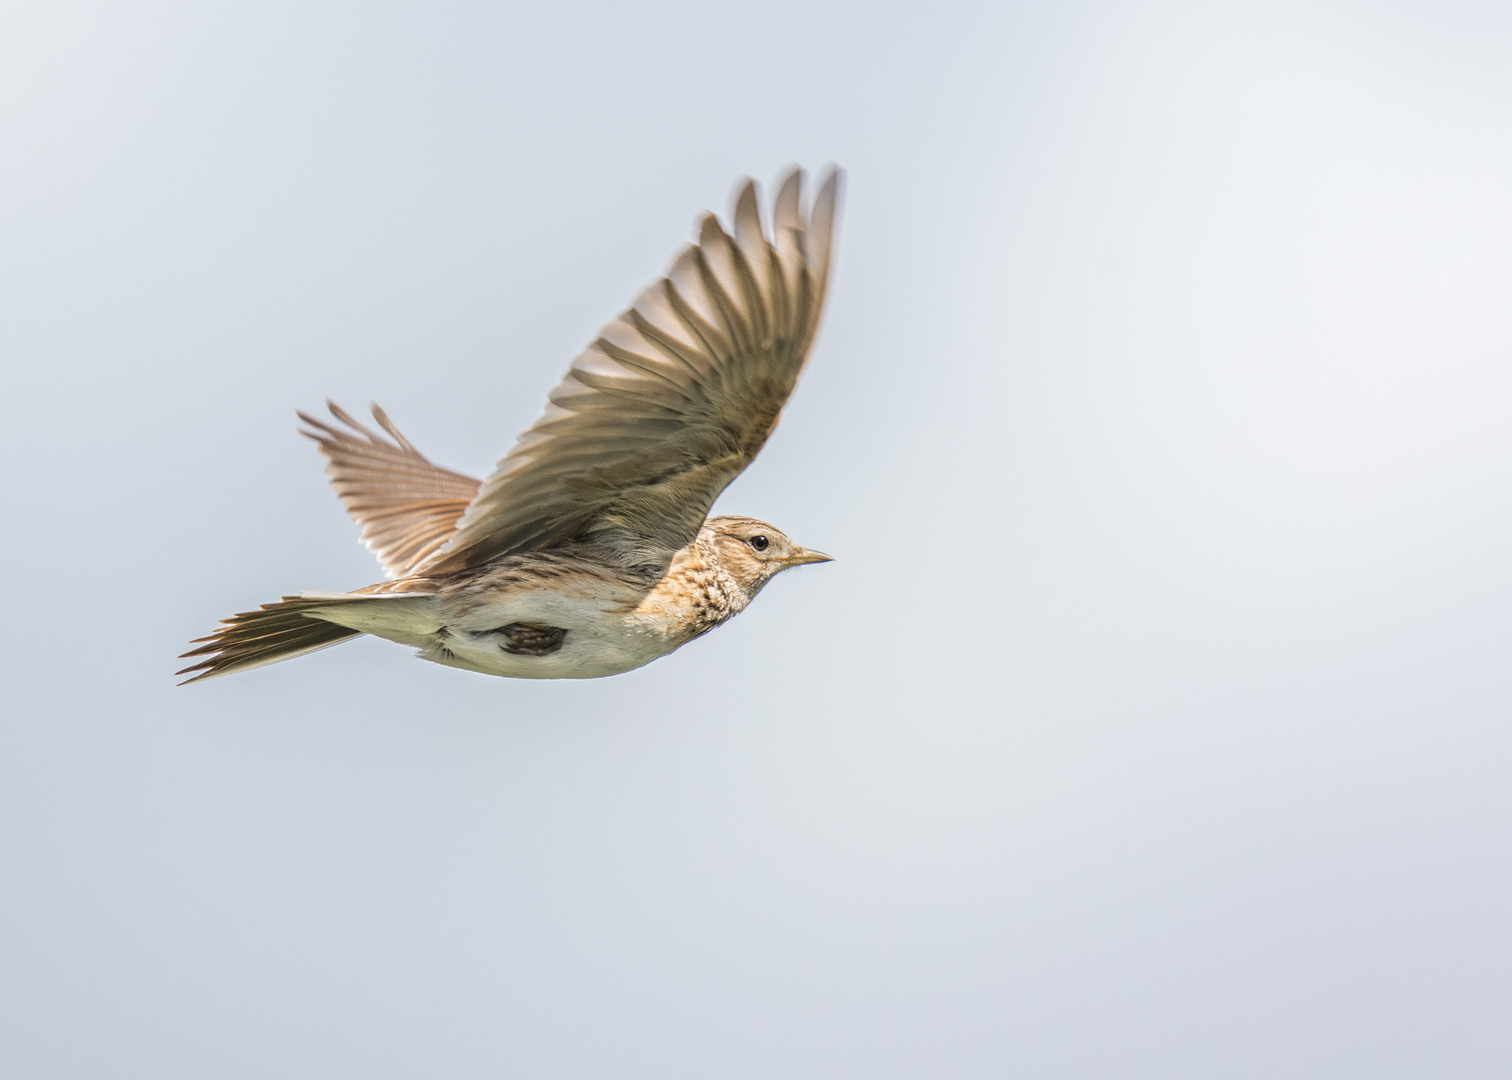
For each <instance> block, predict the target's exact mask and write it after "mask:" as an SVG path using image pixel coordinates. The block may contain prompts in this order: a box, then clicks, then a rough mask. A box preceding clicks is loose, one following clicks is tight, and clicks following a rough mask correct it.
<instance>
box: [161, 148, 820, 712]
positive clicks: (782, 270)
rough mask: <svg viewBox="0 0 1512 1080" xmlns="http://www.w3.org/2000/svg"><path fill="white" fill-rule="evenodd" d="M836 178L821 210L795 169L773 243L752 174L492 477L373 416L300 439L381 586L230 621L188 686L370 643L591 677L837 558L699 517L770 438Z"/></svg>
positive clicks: (758, 528) (649, 654)
mask: <svg viewBox="0 0 1512 1080" xmlns="http://www.w3.org/2000/svg"><path fill="white" fill-rule="evenodd" d="M840 181H841V173H840V171H839V170H836V169H832V170H830V172H829V173H828V175H827V176H826V177H825V178H824V179H823V181H822V183H821V184H820V186H819V191H818V194H817V195H816V196H815V197H814V199H813V202H812V205H811V206H809V207H807V208H805V206H804V205H803V203H804V200H803V192H802V188H803V182H804V177H803V173H802V171H801V170H798V169H794V170H792V171H791V172H790V173H789V174H788V175H787V177H786V178H785V179H784V180H783V181H782V183H781V185H780V187H779V189H778V192H777V197H776V198H775V199H774V200H773V203H772V211H771V232H770V234H768V233H767V231H766V230H765V229H764V227H763V223H762V220H761V214H760V211H759V209H758V199H757V193H756V185H755V183H754V182H753V181H751V180H749V179H747V180H746V181H745V183H744V184H743V185H742V186H741V188H740V192H739V194H738V196H737V197H736V200H735V210H734V216H733V223H732V225H733V227H732V230H731V231H730V232H726V231H725V229H724V228H723V226H721V224H720V222H719V220H718V218H716V217H715V216H714V215H713V214H707V215H705V216H704V218H703V220H702V223H701V225H700V227H699V233H698V240H697V242H696V243H694V244H692V245H690V246H688V247H687V248H685V249H684V250H683V251H682V253H681V254H679V255H678V256H677V258H676V259H675V260H674V261H673V263H672V266H671V269H669V270H668V271H667V274H666V276H665V277H663V278H662V279H661V280H660V281H657V282H656V283H655V284H654V285H652V286H651V287H650V288H649V289H647V290H646V291H645V292H643V293H641V295H640V297H639V298H638V299H637V300H636V301H635V302H634V303H633V304H632V305H631V306H630V307H629V308H628V309H627V310H626V311H625V312H623V313H622V314H621V315H620V316H619V317H618V318H616V319H615V320H614V321H613V322H611V323H609V325H608V326H606V327H604V329H603V331H602V332H601V333H600V335H599V337H598V339H597V340H596V341H594V342H593V343H592V344H591V345H589V346H588V348H587V349H585V350H584V351H583V352H582V353H581V354H580V355H579V356H578V358H577V359H576V360H574V361H573V363H572V366H571V367H570V368H569V369H568V371H567V375H566V377H565V378H563V380H562V381H561V382H560V383H559V384H558V385H557V387H556V389H554V390H552V392H551V394H550V395H549V400H548V404H547V406H546V411H545V413H544V414H543V415H542V416H541V418H540V419H539V420H537V421H536V422H535V424H534V425H532V426H531V427H530V428H529V429H528V430H527V431H526V432H525V433H524V434H522V435H521V436H520V437H519V439H518V440H517V441H516V442H515V445H514V448H513V449H511V450H510V451H509V453H508V454H506V455H505V456H504V457H503V458H502V459H501V460H500V461H499V462H498V464H497V465H496V466H495V467H494V470H493V472H492V473H491V474H490V475H489V476H488V477H487V478H486V479H485V480H483V481H481V482H480V481H478V480H474V479H473V478H471V477H468V476H463V475H462V474H460V473H455V472H452V471H451V470H449V469H444V468H442V467H440V466H439V465H435V464H432V463H431V462H430V460H429V459H427V458H426V457H425V456H424V455H423V454H421V453H420V452H419V451H418V450H416V449H415V447H414V446H413V445H412V444H411V443H410V441H409V440H408V439H406V438H405V437H404V436H403V435H401V434H400V433H399V429H398V428H397V427H396V426H395V425H394V423H393V421H391V420H390V419H389V418H388V416H387V415H386V414H385V413H384V411H383V410H382V409H380V408H379V407H378V406H376V405H374V406H373V409H372V412H373V419H374V421H375V422H376V424H377V425H378V427H379V428H380V429H381V432H380V431H374V430H372V429H371V428H369V427H367V426H366V425H364V424H362V423H360V422H359V421H357V420H356V419H354V418H353V417H352V416H350V415H349V414H348V413H346V412H345V411H343V410H342V409H341V408H340V407H338V406H337V405H336V404H334V403H328V405H329V408H330V412H331V420H329V421H327V420H323V419H316V418H315V417H312V416H308V415H306V414H304V413H300V414H299V418H300V419H301V420H302V421H303V422H304V424H305V425H306V427H305V429H304V430H303V432H302V433H303V434H305V435H308V436H309V437H311V438H313V439H314V440H315V441H316V443H317V444H318V445H319V448H320V452H321V453H322V454H323V455H324V456H325V458H326V460H327V466H326V472H327V473H328V474H329V475H330V477H331V483H332V486H333V487H334V488H335V490H336V494H337V496H338V497H339V498H340V499H341V502H342V505H343V506H344V507H345V508H346V511H347V513H348V514H349V515H350V516H351V517H352V519H353V520H354V521H355V522H356V523H357V525H358V526H359V527H360V528H361V530H362V533H361V537H362V542H363V544H365V545H366V546H367V548H368V550H370V551H371V552H373V554H374V555H376V556H377V557H378V562H379V563H380V564H381V566H382V567H383V571H384V573H385V574H387V576H388V580H386V581H383V582H380V583H378V584H376V585H369V586H367V587H366V588H362V589H357V590H356V591H354V592H350V593H339V592H303V593H300V594H299V595H297V596H286V597H284V598H283V599H282V600H281V601H279V602H278V603H274V604H264V605H262V606H261V607H260V608H258V609H257V610H256V611H245V612H242V613H240V614H238V615H233V616H232V617H231V618H229V619H225V620H223V621H222V625H221V626H220V627H219V629H217V630H216V631H215V633H213V634H211V635H210V636H209V637H205V638H200V639H198V640H197V641H195V642H192V643H191V644H194V645H196V646H198V647H197V648H194V649H191V650H190V651H189V652H187V653H185V654H184V657H183V658H185V659H188V658H195V659H196V662H195V663H194V664H192V665H191V666H190V667H187V668H185V669H184V670H183V671H180V672H179V674H180V675H191V676H192V677H191V678H189V679H186V680H185V682H199V681H200V680H203V679H210V678H214V677H215V676H218V675H228V674H230V673H231V672H234V671H244V670H246V669H248V668H255V667H261V666H262V665H264V664H271V663H274V662H276V661H279V660H288V659H290V658H292V657H295V656H302V655H303V654H305V653H309V652H314V651H316V650H317V649H324V648H326V647H328V646H331V645H335V644H338V643H339V642H342V641H347V640H350V639H352V638H355V637H360V636H361V635H363V634H372V635H374V636H375V637H381V638H385V639H387V640H389V641H395V642H399V643H400V644H403V645H409V646H412V647H414V648H416V649H418V650H419V656H420V657H421V658H422V659H425V660H430V661H433V662H434V663H437V664H446V665H449V666H451V667H458V668H465V669H467V670H469V671H479V672H483V673H484V674H488V675H502V676H507V677H513V678H536V679H591V678H598V677H600V676H605V675H616V674H619V673H620V672H624V671H630V670H632V669H634V668H638V667H641V666H642V665H644V664H648V663H650V662H651V661H652V660H655V659H657V658H658V657H661V656H665V655H667V654H668V653H670V652H672V651H673V650H674V649H677V648H678V647H680V646H682V645H684V644H686V643H687V642H689V641H691V640H692V639H694V638H696V637H698V636H699V635H701V634H704V633H707V632H708V631H710V630H712V629H714V627H716V626H718V625H719V624H720V623H723V622H724V621H726V620H727V619H729V618H731V617H733V616H734V615H736V614H738V613H739V612H740V611H741V610H742V609H744V608H745V606H746V605H747V604H749V603H750V602H751V601H752V600H753V599H755V597H756V594H757V593H759V592H760V591H761V589H762V586H764V585H765V584H766V583H767V582H768V581H770V580H771V579H772V578H773V577H775V576H776V575H777V574H779V573H781V572H782V571H783V570H786V569H789V568H790V567H794V566H803V565H805V564H807V563H819V562H828V561H830V560H829V556H827V555H825V554H823V553H822V552H818V551H812V550H810V549H808V548H805V547H800V546H799V545H798V544H796V543H794V542H793V541H792V540H789V539H788V538H787V537H786V536H784V535H783V534H782V532H781V531H780V530H778V529H776V528H775V527H773V526H771V525H768V524H766V523H765V522H761V521H756V520H754V519H753V518H747V517H735V516H721V517H712V518H711V517H707V515H708V512H709V509H710V507H711V506H712V505H713V503H714V500H715V498H716V497H718V495H719V493H720V492H721V491H723V490H724V489H725V487H726V486H728V485H729V483H730V482H731V481H732V480H734V479H735V477H736V476H738V475H740V473H741V471H742V470H743V469H745V467H746V466H747V465H749V464H750V463H751V460H752V459H753V458H755V456H756V454H757V452H758V451H759V450H760V449H761V447H762V446H763V444H765V442H766V440H767V437H768V436H769V435H770V434H771V432H772V429H773V428H774V427H775V426H776V424H777V419H778V416H779V414H780V413H781V411H782V407H783V405H784V404H785V403H786V402H787V399H788V396H789V395H790V394H791V393H792V391H793V387H794V385H795V383H796V382H797V379H798V373H799V372H800V371H801V370H802V368H803V364H804V360H805V358H806V357H807V355H808V352H809V347H810V345H811V344H812V343H813V340H814V333H815V330H816V329H817V327H818V324H819V315H820V312H821V311H822V310H823V308H824V294H825V288H826V285H827V283H828V280H829V269H830V254H831V242H832V238H833V235H834V228H835V216H836V209H837V203H838V200H839V194H840Z"/></svg>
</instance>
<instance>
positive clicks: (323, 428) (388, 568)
mask: <svg viewBox="0 0 1512 1080" xmlns="http://www.w3.org/2000/svg"><path fill="white" fill-rule="evenodd" d="M326 404H327V406H328V407H329V408H330V410H331V415H332V416H334V417H335V418H336V419H337V420H338V421H340V423H341V424H343V425H345V428H342V427H337V426H335V425H333V424H328V423H326V422H325V421H323V420H316V419H315V418H314V417H312V416H307V415H306V414H304V413H300V414H299V418H300V419H301V420H303V421H304V422H305V423H306V424H308V425H309V426H310V427H311V428H312V429H313V430H311V431H304V432H303V434H305V435H308V436H309V437H310V438H312V439H314V440H315V441H316V442H317V443H319V444H320V452H321V453H322V454H324V455H325V458H326V461H327V462H328V463H329V464H327V465H326V473H327V474H328V475H329V476H330V477H331V486H332V487H333V488H335V489H336V495H337V496H338V497H339V498H340V499H341V505H342V506H344V507H346V512H347V513H348V514H350V515H351V518H352V520H353V521H355V522H356V523H357V524H358V526H359V527H361V529H362V542H363V544H364V545H365V546H366V547H367V549H368V550H369V551H371V552H372V553H373V554H374V555H376V556H378V562H379V563H380V564H381V565H382V566H383V572H384V573H386V574H387V575H388V576H389V577H391V578H396V577H403V576H404V575H406V574H408V573H409V572H410V570H411V569H412V568H413V567H414V566H415V565H416V564H417V563H419V562H420V561H421V560H423V559H424V558H425V557H426V556H428V555H430V554H431V553H432V552H434V551H435V550H436V549H437V548H438V547H440V546H441V545H442V544H443V543H445V542H446V539H447V538H448V537H449V536H451V535H452V533H453V532H455V531H456V526H457V519H458V518H460V517H461V516H462V513H463V511H465V510H466V509H467V506H468V504H469V503H470V502H472V501H473V498H474V497H475V496H476V495H477V493H478V486H479V485H478V481H476V480H474V479H473V478H472V477H470V476H463V475H461V474H460V473H454V472H452V471H451V470H449V469H443V468H441V467H440V466H439V465H432V464H431V463H430V462H429V461H427V460H426V459H425V456H424V455H423V454H421V453H420V451H418V450H416V449H415V448H414V447H413V446H411V445H410V441H409V440H408V439H406V438H405V437H404V436H403V435H401V434H400V433H399V429H398V428H397V427H395V426H394V422H393V421H392V420H390V419H389V418H388V416H387V415H386V414H385V413H384V411H383V410H382V409H380V408H379V407H378V406H376V405H374V406H373V419H374V420H376V421H378V425H379V426H380V427H381V428H383V430H384V431H385V432H387V433H388V435H389V436H390V438H388V439H385V438H384V437H383V436H382V435H379V434H378V433H377V432H374V431H371V430H369V429H368V428H366V427H364V426H363V425H362V424H360V423H358V422H357V421H356V420H354V419H352V417H351V416H349V415H348V414H347V413H346V412H345V411H344V410H343V409H341V408H340V407H339V406H337V405H336V404H334V403H333V402H327V403H326ZM346 429H350V430H346Z"/></svg>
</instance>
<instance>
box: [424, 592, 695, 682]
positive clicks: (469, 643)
mask: <svg viewBox="0 0 1512 1080" xmlns="http://www.w3.org/2000/svg"><path fill="white" fill-rule="evenodd" d="M532 600H533V601H534V602H532ZM459 622H463V624H462V625H448V626H444V627H442V629H441V630H440V631H439V632H438V633H437V634H436V635H435V636H434V638H433V639H432V640H431V641H430V642H429V643H427V644H426V646H425V647H423V648H422V649H421V651H420V655H421V656H422V657H424V658H425V659H427V660H431V661H434V662H435V663H438V664H446V665H447V666H449V667H460V668H466V669H468V670H471V671H479V672H482V673H483V674H485V675H502V676H505V677H506V678H513V679H597V678H602V677H603V676H605V675H618V674H620V673H621V672H625V671H632V670H634V669H635V668H638V667H641V666H643V665H645V664H649V663H650V662H651V661H652V660H655V659H657V658H658V657H661V656H665V655H666V654H667V653H669V652H671V651H672V650H673V649H675V648H676V647H677V645H678V644H681V642H680V641H677V640H674V639H671V638H669V636H668V635H666V634H665V633H662V632H660V628H659V627H657V626H655V625H649V624H647V623H646V622H645V621H644V620H641V619H637V618H636V617H635V615H634V614H633V613H631V612H626V611H624V610H623V608H622V607H618V606H615V605H610V604H606V603H601V602H596V601H593V600H574V599H573V598H570V597H563V596H561V595H560V594H555V595H549V596H544V597H542V596H537V597H534V598H532V597H529V596H526V597H517V598H516V597H511V598H510V599H509V600H507V601H504V602H501V603H498V604H494V605H489V606H488V608H486V609H483V610H474V611H469V612H468V615H467V618H466V620H465V621H462V620H459ZM520 623H524V624H527V625H531V626H541V627H557V628H560V629H562V630H565V631H566V633H565V634H563V635H562V639H561V645H560V647H558V648H555V649H553V650H552V651H550V652H547V653H545V654H544V655H531V654H528V653H522V652H517V651H511V648H510V640H509V638H508V637H507V636H506V635H505V634H504V633H503V632H502V628H503V627H505V626H510V625H513V624H520Z"/></svg>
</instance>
